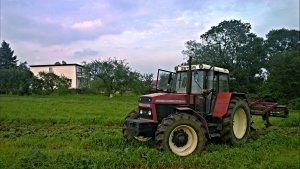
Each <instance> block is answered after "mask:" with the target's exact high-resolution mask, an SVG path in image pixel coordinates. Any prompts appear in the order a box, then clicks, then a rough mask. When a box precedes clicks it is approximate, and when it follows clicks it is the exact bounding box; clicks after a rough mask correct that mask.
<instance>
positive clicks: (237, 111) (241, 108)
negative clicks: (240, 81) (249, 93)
mask: <svg viewBox="0 0 300 169" xmlns="http://www.w3.org/2000/svg"><path fill="white" fill-rule="evenodd" d="M250 118H251V117H250V109H249V106H248V104H247V103H246V101H245V100H243V99H241V98H236V97H235V98H232V99H231V101H230V104H229V107H228V111H227V114H226V116H225V118H224V119H223V130H222V132H221V137H222V141H224V142H226V143H229V144H240V143H244V142H245V141H246V140H247V139H248V137H249V135H250V126H251V119H250Z"/></svg>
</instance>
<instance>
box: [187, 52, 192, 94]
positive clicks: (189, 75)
mask: <svg viewBox="0 0 300 169" xmlns="http://www.w3.org/2000/svg"><path fill="white" fill-rule="evenodd" d="M188 64H189V70H188V71H187V87H186V93H187V94H188V95H190V94H191V93H192V56H189V60H188Z"/></svg>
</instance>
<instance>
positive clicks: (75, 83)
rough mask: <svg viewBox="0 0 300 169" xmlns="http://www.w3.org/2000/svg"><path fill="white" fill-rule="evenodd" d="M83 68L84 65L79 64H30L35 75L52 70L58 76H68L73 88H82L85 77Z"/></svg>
mask: <svg viewBox="0 0 300 169" xmlns="http://www.w3.org/2000/svg"><path fill="white" fill-rule="evenodd" d="M82 68H83V66H81V65H78V64H60V65H59V64H53V65H30V71H31V72H32V73H33V74H34V75H35V76H38V74H39V72H46V73H48V72H52V73H54V74H56V75H58V76H64V77H66V78H68V80H69V81H70V84H71V88H73V89H80V88H81V83H82V78H83V72H82Z"/></svg>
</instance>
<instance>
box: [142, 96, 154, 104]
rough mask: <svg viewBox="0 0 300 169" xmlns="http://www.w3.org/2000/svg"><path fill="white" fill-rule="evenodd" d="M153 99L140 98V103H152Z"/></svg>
mask: <svg viewBox="0 0 300 169" xmlns="http://www.w3.org/2000/svg"><path fill="white" fill-rule="evenodd" d="M151 101H152V98H151V97H140V98H139V102H140V103H151Z"/></svg>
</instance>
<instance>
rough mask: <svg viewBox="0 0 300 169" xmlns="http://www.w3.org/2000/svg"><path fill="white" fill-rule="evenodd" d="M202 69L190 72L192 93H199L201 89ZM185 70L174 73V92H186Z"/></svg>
mask: <svg viewBox="0 0 300 169" xmlns="http://www.w3.org/2000/svg"><path fill="white" fill-rule="evenodd" d="M203 80H204V71H203V70H195V71H193V72H192V93H195V94H196V93H201V91H202V89H203ZM186 87H187V72H177V73H176V85H175V91H176V93H186Z"/></svg>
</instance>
